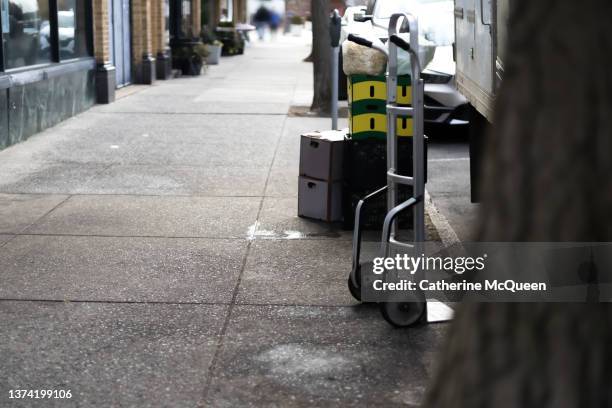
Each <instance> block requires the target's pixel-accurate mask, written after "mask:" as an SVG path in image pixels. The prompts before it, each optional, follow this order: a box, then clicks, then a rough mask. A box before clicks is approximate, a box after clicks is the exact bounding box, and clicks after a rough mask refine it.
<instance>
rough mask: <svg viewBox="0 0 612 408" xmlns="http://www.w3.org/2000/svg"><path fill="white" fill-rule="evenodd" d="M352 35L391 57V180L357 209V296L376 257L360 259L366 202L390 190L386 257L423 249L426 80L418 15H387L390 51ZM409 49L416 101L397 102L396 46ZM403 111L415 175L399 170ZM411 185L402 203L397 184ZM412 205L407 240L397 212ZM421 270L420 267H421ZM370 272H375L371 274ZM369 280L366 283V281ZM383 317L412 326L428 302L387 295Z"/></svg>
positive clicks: (353, 285)
mask: <svg viewBox="0 0 612 408" xmlns="http://www.w3.org/2000/svg"><path fill="white" fill-rule="evenodd" d="M400 19H401V22H402V25H401V28H400V33H409V35H410V41H409V42H406V41H404V40H403V39H402V38H400V37H399V36H398V31H397V26H398V22H400ZM348 39H349V40H350V41H353V42H355V43H357V44H360V45H363V46H366V47H371V48H374V49H377V50H378V51H381V52H383V53H384V54H386V55H387V58H388V64H387V66H388V72H387V167H388V170H387V185H386V186H385V187H383V188H381V189H380V190H377V191H375V192H374V193H372V194H370V195H368V196H367V197H365V198H363V199H362V200H361V201H359V203H358V204H357V207H356V209H355V229H354V232H353V266H352V270H351V273H350V276H349V278H348V286H349V291H350V292H351V294H352V295H353V297H355V298H356V299H357V300H359V301H361V298H362V283H363V281H362V279H364V278H365V277H364V276H362V270H366V269H369V272H370V271H371V270H372V269H371V268H372V263H364V264H362V263H361V262H360V254H361V241H362V231H361V224H362V213H363V209H364V206H366V205H367V203H368V202H370V201H371V200H372V199H374V198H376V197H377V196H380V195H382V194H383V193H386V194H387V215H386V217H385V221H384V224H383V232H382V237H381V248H380V256H381V257H383V258H384V257H387V256H389V254H390V251H391V250H393V249H398V248H402V249H408V250H410V251H414V253H416V254H421V253H422V251H423V250H424V243H425V135H424V124H423V123H424V122H423V115H424V96H423V95H424V82H423V80H422V79H421V66H420V62H419V58H418V55H417V52H418V49H419V29H418V21H417V19H416V17H414V16H413V15H411V14H404V13H398V14H394V15H393V16H391V19H390V21H389V44H388V51H387V50H386V49H385V48H382V47H380V46H377V45H376V44H373V43H372V42H371V41H368V40H366V39H364V38H361V37H358V36H356V35H352V34H350V35H349V36H348ZM398 47H399V48H401V49H403V50H405V51H407V52H408V53H409V54H410V63H411V79H412V81H411V82H412V106H399V105H398V104H397V76H398V73H397V66H398V58H397V48H398ZM399 116H401V117H411V118H412V119H413V124H414V125H413V126H414V132H413V138H412V162H413V173H412V177H407V176H403V175H400V174H398V172H397V169H398V154H397V150H398V137H397V133H396V120H397V118H398V117H399ZM400 185H406V186H411V187H412V197H411V198H410V199H408V200H407V201H404V202H402V203H398V187H399V186H400ZM409 209H412V211H413V215H414V217H413V219H414V238H413V242H411V243H405V242H401V241H399V240H398V232H399V227H398V223H397V217H398V216H399V214H401V213H402V212H404V211H407V210H409ZM417 273H419V272H417ZM369 275H370V276H371V273H370V274H369ZM366 284H367V283H366ZM379 305H380V309H381V312H382V315H383V317H384V318H385V320H387V321H388V322H389V323H390V324H392V325H393V326H396V327H411V326H414V325H417V324H420V323H424V322H426V321H427V302H426V300H425V298H424V296H423V295H422V294H421V293H415V295H414V299H410V301H406V299H405V297H404V298H403V299H402V301H393V298H391V299H386V300H385V301H384V302H381V303H379Z"/></svg>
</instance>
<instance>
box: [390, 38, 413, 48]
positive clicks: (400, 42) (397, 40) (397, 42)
mask: <svg viewBox="0 0 612 408" xmlns="http://www.w3.org/2000/svg"><path fill="white" fill-rule="evenodd" d="M389 41H391V42H392V43H393V44H395V45H397V46H398V47H400V48H401V49H402V50H404V51H407V52H410V51H411V50H412V48H410V44H409V43H407V42H406V41H404V40H403V39H401V38H400V37H398V36H397V35H396V34H393V35H391V37H389Z"/></svg>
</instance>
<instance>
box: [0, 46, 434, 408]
mask: <svg viewBox="0 0 612 408" xmlns="http://www.w3.org/2000/svg"><path fill="white" fill-rule="evenodd" d="M307 53H308V47H307V46H305V45H304V44H302V43H300V42H299V41H296V40H295V39H291V38H284V39H282V38H281V39H279V40H278V41H277V42H275V43H267V44H254V45H253V46H252V47H251V48H249V49H247V52H246V54H245V55H243V56H237V57H232V58H224V59H223V60H222V62H221V65H219V66H215V67H211V68H210V70H209V72H208V73H207V74H206V75H205V76H202V77H199V78H181V79H176V80H172V81H168V82H158V83H157V84H156V85H155V86H151V87H147V88H143V89H142V90H139V91H138V92H134V93H133V94H131V95H129V96H126V97H124V98H122V99H120V100H118V101H117V102H115V103H114V104H111V105H106V106H96V107H94V108H93V109H91V110H90V111H88V112H86V113H83V114H81V115H79V116H77V117H75V118H73V119H71V120H68V121H67V122H64V123H62V124H60V125H59V126H57V127H55V128H53V129H50V130H48V131H46V132H44V133H42V134H40V135H38V136H36V137H33V138H31V139H29V140H28V141H26V142H25V143H21V144H18V145H16V146H13V147H11V148H8V149H6V150H4V151H2V152H0V280H1V281H2V285H1V286H0V299H1V300H0V327H1V328H2V330H0V356H1V360H2V370H0V401H1V403H0V405H2V406H28V405H29V404H30V403H31V402H32V401H29V400H21V401H15V400H11V401H9V400H8V399H7V398H8V390H9V389H14V388H20V389H70V390H71V391H72V394H73V398H72V399H71V400H70V401H61V400H51V401H48V403H49V404H47V405H52V406H53V405H55V406H138V407H146V406H155V407H159V406H168V407H183V406H184V407H193V406H207V407H238V406H270V407H291V406H295V407H306V406H308V407H310V406H329V407H336V406H373V407H374V406H380V407H382V406H385V407H389V406H417V405H418V404H419V402H420V401H421V398H422V396H423V393H424V391H425V387H426V384H427V379H428V377H429V375H430V373H431V371H432V369H433V365H434V360H435V358H434V357H435V353H436V351H437V350H438V349H439V347H440V346H441V344H442V340H443V336H444V332H445V330H446V326H445V325H431V326H427V327H422V328H418V329H415V330H410V331H398V330H394V329H392V328H391V327H390V326H388V325H387V323H385V322H384V321H383V320H382V318H381V317H380V314H379V313H378V310H377V308H375V307H372V306H366V305H358V304H356V302H354V301H353V300H352V299H351V297H350V295H349V294H348V290H347V288H346V277H347V273H348V271H349V268H350V235H349V234H347V233H346V232H344V231H339V230H336V229H334V228H332V227H329V226H326V225H323V224H319V223H314V222H309V221H305V220H302V219H299V218H297V217H296V209H297V188H296V186H297V175H298V149H299V135H300V133H302V132H304V131H309V130H314V129H326V128H328V127H329V120H328V119H317V118H294V117H287V112H288V110H289V107H290V106H291V105H295V104H298V105H301V104H305V103H307V102H308V99H309V97H310V90H311V89H312V82H311V81H312V79H311V77H312V75H311V69H312V67H311V65H310V64H307V63H303V62H301V60H302V58H303V57H304V56H305V55H306V54H307ZM294 238H298V239H294Z"/></svg>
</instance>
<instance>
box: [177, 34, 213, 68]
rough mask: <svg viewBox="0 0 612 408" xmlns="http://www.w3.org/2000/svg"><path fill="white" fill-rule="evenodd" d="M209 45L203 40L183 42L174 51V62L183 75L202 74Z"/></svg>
mask: <svg viewBox="0 0 612 408" xmlns="http://www.w3.org/2000/svg"><path fill="white" fill-rule="evenodd" d="M206 57H208V47H207V46H206V45H205V44H203V43H201V42H193V43H189V44H183V45H181V46H180V47H177V48H176V49H174V50H173V51H172V59H173V64H172V65H174V66H175V67H176V68H178V69H180V70H181V72H182V73H183V75H200V74H201V73H202V67H203V65H204V61H206Z"/></svg>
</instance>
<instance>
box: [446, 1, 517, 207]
mask: <svg viewBox="0 0 612 408" xmlns="http://www.w3.org/2000/svg"><path fill="white" fill-rule="evenodd" d="M510 1H512V0H455V59H456V62H457V71H456V76H455V78H456V85H457V88H458V89H459V92H460V93H462V94H463V95H464V96H465V97H466V98H467V100H468V101H469V103H470V105H471V106H472V109H471V111H472V118H471V122H472V124H471V125H472V129H471V136H470V178H471V185H472V201H478V195H479V194H478V182H479V179H480V167H481V163H482V155H483V153H484V151H483V143H484V142H485V137H486V128H487V127H488V126H487V125H488V123H493V120H494V118H493V107H494V105H495V96H496V93H497V89H498V87H499V84H500V82H501V80H502V78H503V72H504V57H505V55H504V44H505V42H506V35H507V22H508V10H509V4H510Z"/></svg>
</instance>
